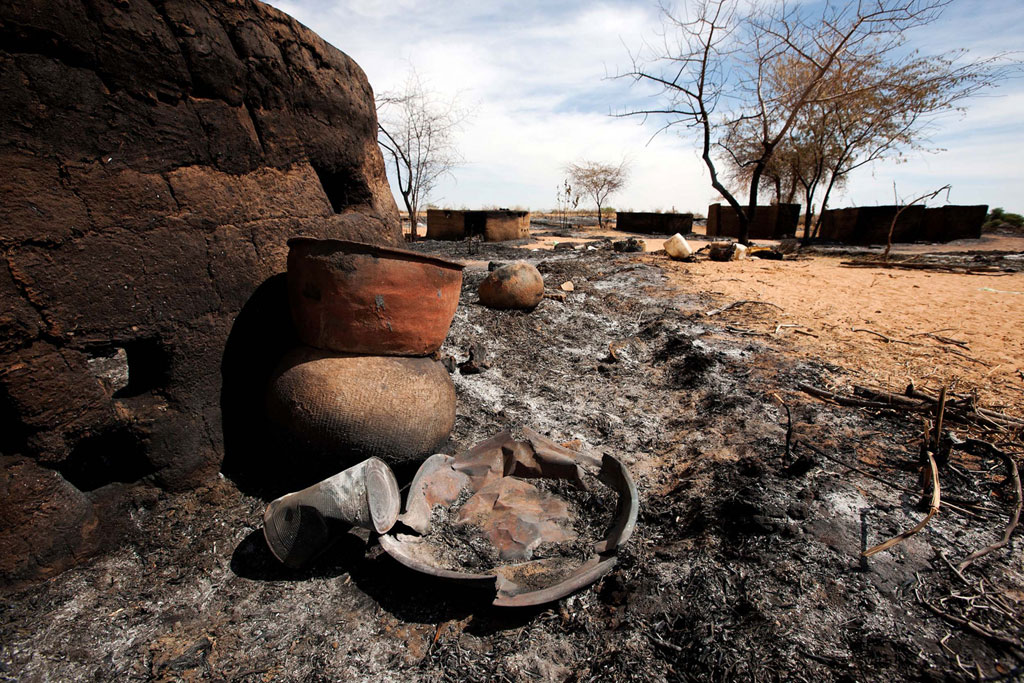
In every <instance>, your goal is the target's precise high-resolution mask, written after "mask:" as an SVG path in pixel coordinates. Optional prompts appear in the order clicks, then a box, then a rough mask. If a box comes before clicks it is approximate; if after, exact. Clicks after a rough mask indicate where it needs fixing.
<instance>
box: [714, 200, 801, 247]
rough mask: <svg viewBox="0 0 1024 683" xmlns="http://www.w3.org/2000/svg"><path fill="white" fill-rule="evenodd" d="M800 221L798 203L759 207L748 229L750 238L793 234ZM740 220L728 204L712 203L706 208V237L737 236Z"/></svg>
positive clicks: (772, 237)
mask: <svg viewBox="0 0 1024 683" xmlns="http://www.w3.org/2000/svg"><path fill="white" fill-rule="evenodd" d="M799 221H800V205H799V204H771V205H768V206H758V207H757V211H755V212H754V222H753V223H751V224H750V226H749V228H748V232H747V237H748V238H749V239H759V240H772V239H779V238H782V237H786V236H792V235H794V234H795V233H796V226H797V223H798V222H799ZM739 234H740V221H739V219H738V218H737V217H736V212H735V211H734V210H733V208H732V207H731V206H729V205H728V204H712V205H711V206H709V207H708V225H707V235H708V237H739Z"/></svg>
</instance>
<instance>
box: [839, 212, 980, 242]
mask: <svg viewBox="0 0 1024 683" xmlns="http://www.w3.org/2000/svg"><path fill="white" fill-rule="evenodd" d="M899 210H900V207H899V206H892V205H889V206H860V207H853V208H848V209H828V210H826V211H825V213H824V214H822V217H821V237H822V238H823V239H827V240H834V241H836V242H842V243H844V244H858V245H868V244H885V243H886V242H888V240H889V228H890V227H892V221H893V218H894V217H895V216H896V213H897V212H898V211H899ZM987 214H988V206H987V205H985V204H980V205H973V206H955V205H950V206H938V207H935V208H925V207H924V206H919V205H913V206H908V207H906V209H904V211H903V213H901V214H900V215H899V219H898V220H897V221H896V227H895V229H894V230H893V237H892V239H893V242H951V241H953V240H959V239H978V238H979V237H981V226H982V224H983V223H984V222H985V216H986V215H987Z"/></svg>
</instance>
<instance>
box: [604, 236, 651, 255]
mask: <svg viewBox="0 0 1024 683" xmlns="http://www.w3.org/2000/svg"><path fill="white" fill-rule="evenodd" d="M612 249H614V250H615V251H621V252H626V253H635V252H643V251H647V243H646V242H644V241H643V240H638V239H637V238H635V237H630V238H629V239H628V240H620V241H618V242H612Z"/></svg>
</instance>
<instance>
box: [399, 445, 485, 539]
mask: <svg viewBox="0 0 1024 683" xmlns="http://www.w3.org/2000/svg"><path fill="white" fill-rule="evenodd" d="M454 462H455V458H453V457H451V456H450V455H445V454H443V453H437V454H435V455H432V456H430V457H429V458H427V459H426V461H424V463H423V465H421V466H420V469H419V471H418V472H416V476H415V477H414V478H413V480H412V484H411V485H410V486H409V495H408V497H406V499H405V514H404V515H402V516H401V517H400V518H399V519H401V521H402V523H403V524H405V525H406V526H408V527H409V528H411V529H415V530H416V531H418V532H419V533H421V534H427V533H429V532H430V512H431V510H433V509H434V506H435V505H444V506H448V505H451V504H452V503H454V502H455V500H456V499H457V498H458V497H459V492H461V491H462V489H463V487H465V486H467V485H468V484H469V477H468V476H466V475H465V474H464V473H463V472H459V471H457V470H455V469H454V468H453V467H452V464H453V463H454Z"/></svg>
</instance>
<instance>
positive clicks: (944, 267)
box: [839, 261, 1004, 275]
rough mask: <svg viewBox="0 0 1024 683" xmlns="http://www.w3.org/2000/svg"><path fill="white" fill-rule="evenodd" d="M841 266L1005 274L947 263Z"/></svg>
mask: <svg viewBox="0 0 1024 683" xmlns="http://www.w3.org/2000/svg"><path fill="white" fill-rule="evenodd" d="M839 265H841V266H846V267H847V268H896V269H899V270H930V271H934V272H937V273H960V274H966V275H982V274H988V273H997V274H1002V273H1003V272H1004V269H1002V268H998V267H996V266H966V265H965V266H951V265H949V264H945V263H908V262H902V263H900V262H892V261H890V262H888V263H887V262H885V261H843V262H841V263H840V264H839Z"/></svg>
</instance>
